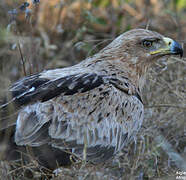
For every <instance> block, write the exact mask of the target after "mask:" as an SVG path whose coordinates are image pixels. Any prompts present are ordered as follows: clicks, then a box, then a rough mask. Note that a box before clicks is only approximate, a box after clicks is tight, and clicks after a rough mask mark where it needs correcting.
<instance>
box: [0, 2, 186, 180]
mask: <svg viewBox="0 0 186 180" xmlns="http://www.w3.org/2000/svg"><path fill="white" fill-rule="evenodd" d="M108 2H111V3H108ZM173 2H174V1H173ZM149 3H150V5H149V4H148V3H147V2H146V1H144V0H140V1H134V0H133V1H129V3H123V1H115V0H112V1H107V0H101V1H94V2H91V1H85V0H84V1H83V0H81V1H80V0H76V1H65V0H64V1H60V0H55V1H49V0H41V2H40V4H39V5H38V4H37V5H36V6H35V5H32V16H30V17H28V19H27V20H25V13H24V12H19V13H18V15H17V16H16V20H14V18H15V17H12V16H10V15H8V10H11V9H14V8H17V7H19V6H20V1H19V2H15V1H11V0H8V1H6V3H5V2H3V1H2V2H0V8H1V9H3V10H2V11H1V12H0V15H1V16H0V22H1V24H0V83H1V88H0V104H3V103H6V102H7V101H8V95H7V88H8V87H9V85H10V84H11V83H12V82H14V81H15V80H17V79H19V78H21V77H23V76H24V75H25V74H26V75H29V74H32V73H36V72H40V71H42V70H43V69H50V68H56V67H65V66H69V65H72V64H75V63H77V62H79V61H81V60H82V59H84V58H85V57H86V56H87V55H88V54H89V55H91V54H93V53H95V52H97V51H98V50H99V49H101V48H102V47H103V46H104V45H106V44H108V43H109V42H110V40H111V39H113V38H114V37H115V36H116V35H117V34H120V33H121V32H123V31H125V30H127V29H130V28H136V27H143V28H145V27H146V25H147V24H148V25H149V28H150V29H153V30H156V31H159V32H160V33H163V34H165V35H167V36H170V37H173V38H176V39H177V40H179V41H180V42H182V43H183V46H184V45H185V44H184V42H185V39H186V38H185V37H186V23H185V19H184V17H185V16H186V13H185V12H184V8H185V7H184V6H183V7H181V8H180V5H179V4H176V3H172V4H167V3H165V4H164V3H163V1H160V0H153V1H149ZM178 5H179V6H178ZM7 29H8V32H7ZM105 40H106V41H105ZM19 45H20V50H19ZM20 53H22V56H23V58H21V55H20ZM165 62H166V64H165ZM23 63H24V64H25V65H24V68H25V70H24V69H23ZM24 71H25V72H24ZM185 77H186V61H185V58H183V59H178V58H170V59H169V60H168V61H167V60H166V61H165V60H164V61H160V62H159V63H157V65H155V66H154V68H153V69H152V70H151V72H150V73H149V75H148V78H147V79H148V81H147V83H146V87H145V89H144V96H143V100H144V103H145V120H144V123H143V128H142V129H141V131H140V133H139V134H138V137H137V139H136V143H133V144H132V145H131V146H128V147H126V148H125V149H124V150H123V152H121V153H120V154H119V155H118V156H117V157H115V158H114V159H113V160H112V161H110V162H108V163H106V164H104V165H99V166H93V165H91V164H84V163H78V164H73V165H71V166H69V167H62V168H61V170H59V169H58V170H57V171H56V173H57V174H58V176H55V173H52V171H51V170H48V169H46V168H44V167H41V166H40V165H38V163H37V161H35V159H34V157H33V156H32V155H31V154H32V153H30V152H28V151H27V152H25V153H26V156H28V159H29V160H26V161H25V160H24V159H23V158H20V159H18V160H14V161H7V160H6V159H5V154H6V153H5V152H6V151H7V149H8V148H10V143H9V141H10V135H11V134H12V131H13V129H11V128H9V129H8V130H7V131H2V132H1V133H0V159H1V161H0V166H1V168H0V177H1V179H50V178H53V179H56V180H59V179H69V180H71V179H78V178H79V179H131V180H133V179H138V180H142V179H171V178H172V179H175V177H176V172H177V171H185V172H186V169H184V168H185V162H186V122H185V120H186V80H185ZM16 114H17V110H16V109H14V108H13V107H10V108H8V109H2V110H1V111H0V119H1V127H0V129H1V128H2V127H3V126H5V125H6V124H7V122H9V123H11V124H13V123H14V122H15V120H16ZM162 139H163V141H162ZM21 157H22V156H21Z"/></svg>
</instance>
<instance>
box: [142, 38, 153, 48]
mask: <svg viewBox="0 0 186 180" xmlns="http://www.w3.org/2000/svg"><path fill="white" fill-rule="evenodd" d="M143 46H144V47H146V48H149V47H151V46H152V41H147V40H145V41H143Z"/></svg>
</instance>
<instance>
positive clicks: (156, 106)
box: [145, 104, 186, 109]
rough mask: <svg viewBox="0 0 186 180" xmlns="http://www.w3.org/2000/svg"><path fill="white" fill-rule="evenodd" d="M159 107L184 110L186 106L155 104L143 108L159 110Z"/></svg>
mask: <svg viewBox="0 0 186 180" xmlns="http://www.w3.org/2000/svg"><path fill="white" fill-rule="evenodd" d="M159 107H170V108H180V109H186V106H180V105H174V104H155V105H150V106H148V105H146V106H145V108H159Z"/></svg>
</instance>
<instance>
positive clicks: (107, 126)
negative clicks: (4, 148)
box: [12, 73, 143, 163]
mask: <svg viewBox="0 0 186 180" xmlns="http://www.w3.org/2000/svg"><path fill="white" fill-rule="evenodd" d="M28 80H29V81H30V82H32V80H33V83H30V84H32V85H30V86H29V84H27V82H24V80H23V82H22V83H20V82H19V83H16V84H15V85H14V86H13V88H12V91H13V92H16V93H15V94H16V97H17V101H18V102H19V103H20V102H21V103H20V104H25V103H26V104H27V103H30V102H35V101H36V99H37V101H38V100H39V101H41V102H37V103H35V104H32V105H27V106H26V107H25V108H23V110H22V111H21V112H20V113H19V116H18V120H17V129H16V136H15V141H16V143H17V144H20V145H30V146H39V145H41V144H44V143H48V144H51V145H52V146H53V147H56V148H59V149H62V150H64V149H72V152H74V153H75V154H76V155H77V156H79V157H80V158H83V149H84V145H85V143H86V146H87V160H91V161H92V162H94V163H99V162H100V161H103V160H105V159H108V157H111V156H112V155H113V154H114V153H116V152H118V151H120V150H121V149H122V148H123V146H125V145H127V144H128V142H129V141H130V139H131V137H133V136H134V135H135V133H136V132H137V131H138V129H139V128H140V126H141V123H142V120H143V105H142V103H141V101H140V99H138V98H137V97H136V96H135V95H130V94H128V91H127V86H126V87H125V86H123V87H124V90H123V89H122V90H120V88H118V87H116V86H115V85H114V83H113V81H116V80H114V79H109V78H108V77H105V76H101V75H97V74H95V73H90V74H88V73H84V74H81V75H70V76H66V77H62V78H59V79H55V80H49V81H46V80H41V79H40V80H39V79H38V77H32V78H31V79H28ZM36 82H37V83H36ZM39 82H41V84H39ZM111 82H112V83H111ZM33 84H34V85H35V86H33ZM115 84H116V83H115ZM22 86H23V89H24V91H20V94H19V89H21V87H22ZM33 87H34V88H35V90H34V91H33V92H29V90H28V89H29V88H30V89H31V88H33ZM21 94H24V95H21ZM54 97H55V98H54ZM134 110H135V113H134Z"/></svg>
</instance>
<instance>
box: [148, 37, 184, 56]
mask: <svg viewBox="0 0 186 180" xmlns="http://www.w3.org/2000/svg"><path fill="white" fill-rule="evenodd" d="M163 41H164V42H165V46H164V47H163V48H160V49H158V50H155V51H152V52H150V54H152V55H153V54H160V55H180V57H182V56H183V49H182V47H181V45H180V44H179V43H178V42H176V41H174V40H172V39H170V38H167V37H164V38H163Z"/></svg>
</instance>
